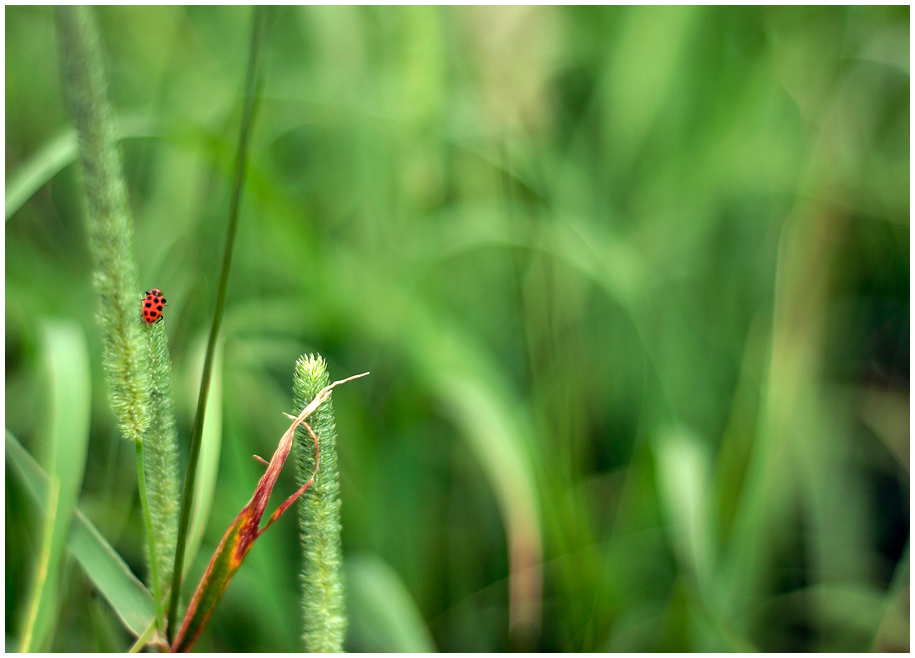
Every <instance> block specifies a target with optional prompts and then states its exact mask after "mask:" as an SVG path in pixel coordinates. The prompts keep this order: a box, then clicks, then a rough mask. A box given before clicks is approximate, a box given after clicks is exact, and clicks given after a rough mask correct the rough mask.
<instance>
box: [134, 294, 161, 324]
mask: <svg viewBox="0 0 915 658" xmlns="http://www.w3.org/2000/svg"><path fill="white" fill-rule="evenodd" d="M165 306H166V303H165V296H164V295H163V294H162V291H161V290H159V289H158V288H153V289H152V290H147V291H146V297H144V298H143V304H142V306H141V307H140V310H141V311H143V320H144V321H145V322H146V324H153V323H155V322H158V321H159V320H161V319H162V309H163V308H165Z"/></svg>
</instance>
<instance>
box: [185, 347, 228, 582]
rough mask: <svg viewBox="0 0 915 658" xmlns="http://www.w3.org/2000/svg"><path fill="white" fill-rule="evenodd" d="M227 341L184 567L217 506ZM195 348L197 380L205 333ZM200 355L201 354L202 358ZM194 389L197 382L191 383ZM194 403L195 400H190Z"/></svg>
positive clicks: (210, 402)
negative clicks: (223, 380) (223, 366)
mask: <svg viewBox="0 0 915 658" xmlns="http://www.w3.org/2000/svg"><path fill="white" fill-rule="evenodd" d="M224 343H225V341H224V340H223V339H222V338H218V337H217V340H216V349H215V350H214V353H213V361H212V367H211V369H210V393H209V395H208V397H207V405H206V410H205V412H204V413H205V417H206V419H207V422H206V423H205V424H204V426H203V434H202V436H201V439H200V457H199V459H198V461H197V476H196V484H195V486H194V501H193V502H192V503H191V520H190V524H189V526H188V534H187V542H185V549H184V568H185V569H187V568H188V567H189V566H190V564H191V563H192V562H193V561H194V558H195V557H196V556H197V550H198V549H199V548H200V540H201V539H203V533H204V531H205V530H206V526H207V521H208V520H209V518H210V511H211V508H212V507H213V494H214V493H215V492H216V476H217V474H218V472H219V455H220V452H221V451H222V402H223V399H222V379H223V376H222V355H223V347H224ZM197 347H198V348H199V349H195V352H196V356H195V361H196V362H197V366H198V367H196V368H195V369H194V370H193V372H192V375H191V376H192V377H193V378H194V380H193V381H200V378H201V376H202V373H203V362H204V358H205V356H206V338H205V337H204V336H201V338H200V341H199V343H198V345H197ZM198 357H199V358H198ZM189 389H190V390H192V389H193V384H192V385H191V386H190V387H189ZM190 403H191V404H193V400H191V401H190Z"/></svg>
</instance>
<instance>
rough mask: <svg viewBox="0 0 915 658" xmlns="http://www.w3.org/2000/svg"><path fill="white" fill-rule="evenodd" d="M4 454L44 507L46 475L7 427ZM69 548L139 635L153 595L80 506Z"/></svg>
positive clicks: (150, 610)
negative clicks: (80, 509) (84, 514)
mask: <svg viewBox="0 0 915 658" xmlns="http://www.w3.org/2000/svg"><path fill="white" fill-rule="evenodd" d="M6 457H7V461H6V463H7V464H8V465H9V466H11V467H12V472H13V474H14V475H15V476H16V477H17V478H18V479H19V481H20V482H21V484H22V486H23V487H24V489H25V491H26V493H28V494H29V496H31V498H32V500H34V501H35V503H36V504H37V505H38V506H39V507H40V508H41V509H44V508H46V507H47V504H48V486H49V485H48V475H47V474H46V473H45V472H44V470H42V468H41V466H39V465H38V463H37V462H36V461H35V460H34V459H33V458H32V456H31V455H30V454H29V453H28V451H27V450H26V449H25V448H23V447H22V445H21V444H20V443H19V442H18V441H17V440H16V437H14V436H13V435H12V434H11V433H10V431H9V430H7V431H6ZM68 547H69V548H70V552H71V553H73V556H74V557H75V558H76V560H77V561H78V562H79V563H80V565H81V566H82V568H83V571H85V572H86V575H87V576H89V579H90V580H91V581H92V583H93V584H94V585H95V586H96V587H97V588H98V590H99V592H100V593H101V594H102V596H104V597H105V599H106V600H107V601H108V603H110V604H111V607H112V608H113V609H114V611H115V613H116V614H117V615H118V616H119V617H120V618H121V621H123V622H124V625H125V626H126V627H127V628H128V629H130V631H132V632H133V633H134V634H135V635H140V634H142V633H143V632H144V630H145V629H146V628H147V627H148V626H149V625H150V624H151V623H152V622H153V617H154V615H155V604H154V603H153V598H152V595H151V594H150V593H149V591H148V590H147V589H146V588H145V587H144V586H143V583H141V582H140V581H139V580H138V579H137V577H136V576H134V575H133V572H132V571H131V570H130V567H128V566H127V564H126V563H125V562H124V560H122V559H121V556H120V555H118V554H117V552H116V551H115V550H114V549H113V548H112V547H111V545H110V544H109V543H108V542H107V541H105V538H104V537H102V535H101V533H100V532H99V531H98V530H97V529H96V528H95V526H94V525H92V522H90V521H89V520H88V519H86V517H85V516H83V514H82V512H80V511H79V509H77V510H76V511H75V512H74V514H73V523H72V524H71V526H70V535H69V540H68Z"/></svg>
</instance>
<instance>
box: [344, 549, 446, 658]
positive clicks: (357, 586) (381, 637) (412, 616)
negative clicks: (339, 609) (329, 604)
mask: <svg viewBox="0 0 915 658" xmlns="http://www.w3.org/2000/svg"><path fill="white" fill-rule="evenodd" d="M343 569H344V572H345V574H346V595H347V596H346V600H347V604H348V606H349V621H350V627H351V629H352V630H351V634H352V637H353V638H354V642H355V644H356V645H357V646H356V649H357V650H359V651H385V652H396V653H431V652H434V651H437V648H436V646H435V642H434V641H433V639H432V634H431V633H430V632H429V628H428V626H427V625H426V621H425V620H424V619H423V616H422V613H421V612H420V611H419V607H418V606H417V605H416V601H415V600H414V599H413V596H412V595H411V594H410V591H409V590H408V589H407V587H406V585H404V583H403V581H402V580H401V579H400V576H398V575H397V572H396V571H394V569H392V568H391V567H390V566H389V565H388V564H387V563H386V562H384V561H383V560H382V559H381V558H380V557H378V556H377V555H358V556H354V557H348V558H346V559H345V564H344V567H343Z"/></svg>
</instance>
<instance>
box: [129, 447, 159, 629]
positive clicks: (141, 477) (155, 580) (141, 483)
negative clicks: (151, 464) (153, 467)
mask: <svg viewBox="0 0 915 658" xmlns="http://www.w3.org/2000/svg"><path fill="white" fill-rule="evenodd" d="M135 445H136V447H137V486H138V488H139V490H140V505H142V507H143V519H144V521H145V522H146V543H147V550H148V551H149V555H150V558H149V572H150V578H151V580H152V589H153V598H154V599H155V600H156V620H157V624H158V625H159V628H162V621H163V610H162V599H161V597H160V596H159V591H160V584H159V567H158V562H159V561H158V560H157V559H156V534H155V529H154V528H153V520H152V513H151V512H150V509H149V496H148V495H147V493H146V473H145V470H146V469H145V468H144V467H143V461H144V460H143V442H142V441H137V442H136V444H135Z"/></svg>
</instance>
